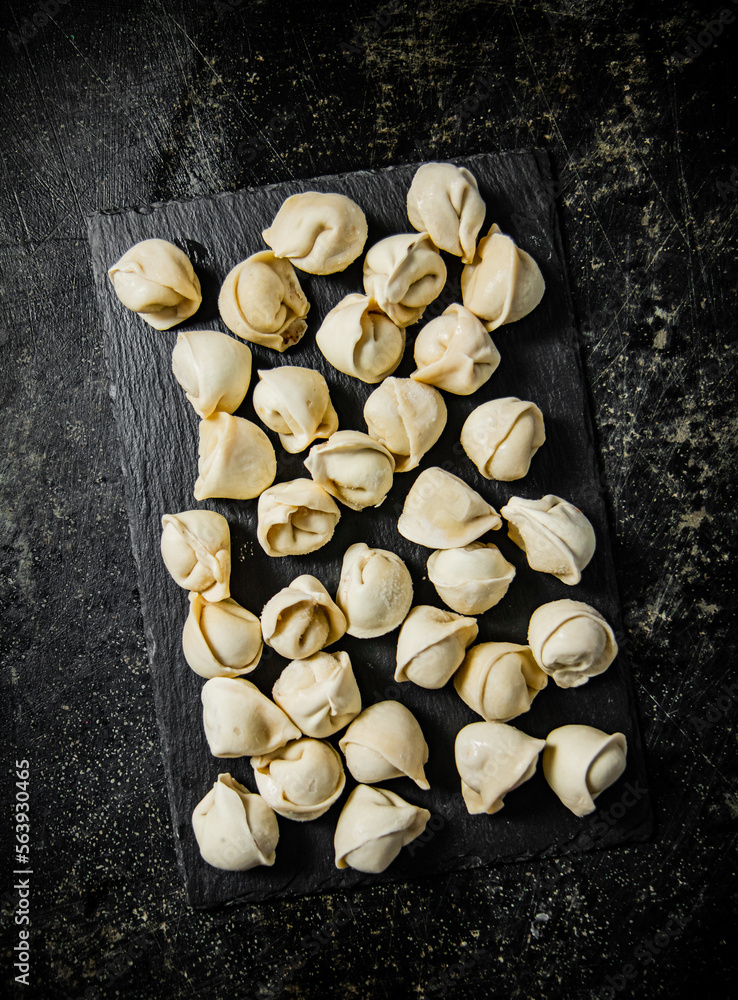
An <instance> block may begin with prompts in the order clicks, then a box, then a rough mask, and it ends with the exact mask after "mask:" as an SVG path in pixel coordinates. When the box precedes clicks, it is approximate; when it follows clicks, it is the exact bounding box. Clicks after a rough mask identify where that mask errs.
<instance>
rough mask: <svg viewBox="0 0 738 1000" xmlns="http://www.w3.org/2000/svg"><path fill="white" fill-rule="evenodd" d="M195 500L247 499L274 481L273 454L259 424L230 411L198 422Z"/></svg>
mask: <svg viewBox="0 0 738 1000" xmlns="http://www.w3.org/2000/svg"><path fill="white" fill-rule="evenodd" d="M197 471H198V472H199V475H198V477H197V481H196V482H195V500H207V499H208V498H210V497H227V498H229V499H231V500H251V499H252V498H253V497H258V496H259V494H260V493H263V492H264V490H265V489H266V488H267V486H270V485H271V484H272V483H273V482H274V477H275V476H276V474H277V456H276V455H275V454H274V448H273V447H272V442H271V441H270V440H269V438H268V437H267V436H266V434H265V433H264V431H263V430H262V429H261V427H258V426H257V425H256V424H255V423H253V422H252V421H251V420H245V419H244V418H243V417H234V416H232V415H231V414H230V413H214V414H213V415H212V416H210V417H208V418H207V420H201V421H200V450H199V460H198V463H197Z"/></svg>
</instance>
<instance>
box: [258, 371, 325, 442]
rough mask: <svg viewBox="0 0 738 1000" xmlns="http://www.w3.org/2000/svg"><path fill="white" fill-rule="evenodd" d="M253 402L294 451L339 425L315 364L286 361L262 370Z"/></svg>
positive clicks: (270, 428)
mask: <svg viewBox="0 0 738 1000" xmlns="http://www.w3.org/2000/svg"><path fill="white" fill-rule="evenodd" d="M253 404H254V409H255V410H256V413H257V416H258V417H259V419H260V420H261V421H263V423H265V424H266V425H267V427H268V428H269V430H271V431H276V432H277V433H278V434H279V440H280V441H281V442H282V447H283V448H284V450H285V451H288V452H289V453H290V454H291V455H295V454H296V453H297V452H298V451H303V450H304V449H305V448H307V446H308V445H310V444H312V443H313V441H314V440H315V439H316V438H327V437H330V436H331V434H332V433H333V432H334V431H335V430H336V428H337V427H338V416H337V414H336V411H335V410H334V408H333V403H332V402H331V397H330V393H329V392H328V386H327V384H326V381H325V379H324V378H323V376H322V375H321V374H320V372H316V371H314V370H313V369H312V368H300V367H298V366H296V365H284V366H283V367H282V368H271V369H270V370H269V371H260V372H259V382H258V384H257V385H256V387H255V388H254V395H253Z"/></svg>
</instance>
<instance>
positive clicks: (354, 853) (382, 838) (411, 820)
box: [333, 785, 431, 874]
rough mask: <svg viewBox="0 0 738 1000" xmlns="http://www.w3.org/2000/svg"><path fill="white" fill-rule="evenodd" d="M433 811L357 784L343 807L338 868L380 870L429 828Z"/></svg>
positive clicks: (337, 841) (338, 831)
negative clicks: (430, 811)
mask: <svg viewBox="0 0 738 1000" xmlns="http://www.w3.org/2000/svg"><path fill="white" fill-rule="evenodd" d="M430 817H431V814H430V813H429V812H428V810H427V809H421V808H420V807H419V806H413V805H410V803H409V802H406V801H405V799H403V798H401V797H400V796H399V795H396V794H395V793H394V792H390V791H388V790H387V789H386V788H377V787H375V786H371V785H357V786H356V788H354V790H353V791H352V792H351V794H350V795H349V797H348V799H346V805H345V806H344V807H343V809H342V810H341V815H340V816H339V817H338V823H337V824H336V832H335V835H334V838H333V843H334V847H335V851H336V868H355V869H356V871H359V872H368V873H370V874H377V873H378V872H383V871H384V870H385V868H388V867H389V865H391V864H392V862H393V861H394V860H395V858H396V857H397V855H398V854H399V853H400V851H401V850H402V848H403V847H404V846H405V845H406V844H409V843H410V841H412V840H415V838H416V837H419V836H420V834H421V833H423V831H424V830H425V827H426V824H427V822H428V820H429V819H430Z"/></svg>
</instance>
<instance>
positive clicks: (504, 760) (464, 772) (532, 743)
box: [455, 722, 546, 815]
mask: <svg viewBox="0 0 738 1000" xmlns="http://www.w3.org/2000/svg"><path fill="white" fill-rule="evenodd" d="M545 745H546V741H545V740H536V739H533V737H532V736H526V735H525V733H521V732H520V730H519V729H515V727H514V726H508V725H507V724H506V723H504V722H472V723H471V725H469V726H464V728H463V729H462V730H460V732H459V734H458V736H457V737H456V744H455V754H456V767H457V769H458V772H459V774H460V776H461V794H462V795H463V797H464V802H465V803H466V808H467V811H468V812H470V813H471V814H472V815H475V814H476V813H489V814H490V815H491V814H492V813H496V812H499V811H500V809H502V808H503V806H504V804H505V803H504V802H503V801H502V800H503V799H504V797H505V795H507V793H508V792H512V791H513V789H515V788H518V787H519V786H520V785H522V784H523V782H524V781H527V780H528V779H529V778H532V777H533V774H534V773H535V769H536V764H537V763H538V754H539V753H540V752H541V750H543V748H544V747H545Z"/></svg>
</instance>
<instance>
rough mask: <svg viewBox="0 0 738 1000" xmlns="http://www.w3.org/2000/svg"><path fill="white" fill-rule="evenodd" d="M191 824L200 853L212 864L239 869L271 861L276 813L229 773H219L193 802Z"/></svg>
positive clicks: (274, 840) (276, 826) (269, 863)
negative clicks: (209, 787) (205, 791)
mask: <svg viewBox="0 0 738 1000" xmlns="http://www.w3.org/2000/svg"><path fill="white" fill-rule="evenodd" d="M192 828H193V830H194V831H195V839H196V840H197V846H198V847H199V848H200V854H202V856H203V858H204V860H205V861H207V863H208V864H209V865H212V866H213V867H214V868H222V869H224V870H225V871H229V872H243V871H248V869H249V868H255V867H256V866H257V865H273V864H274V859H275V857H276V855H275V848H276V846H277V841H278V840H279V825H278V823H277V817H276V816H275V815H274V811H273V810H272V809H271V808H270V807H269V806H268V805H267V804H266V802H265V801H264V799H263V798H262V797H261V795H255V794H254V793H253V792H250V791H249V790H248V788H244V786H243V785H241V784H239V783H238V782H237V781H236V780H235V778H232V777H231V776H230V774H227V773H226V774H219V775H218V780H217V781H216V782H215V785H214V786H213V787H212V788H211V789H210V791H209V792H208V794H207V795H206V796H205V798H204V799H203V800H202V801H201V802H198V804H197V805H196V806H195V810H194V812H193V813H192Z"/></svg>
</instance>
